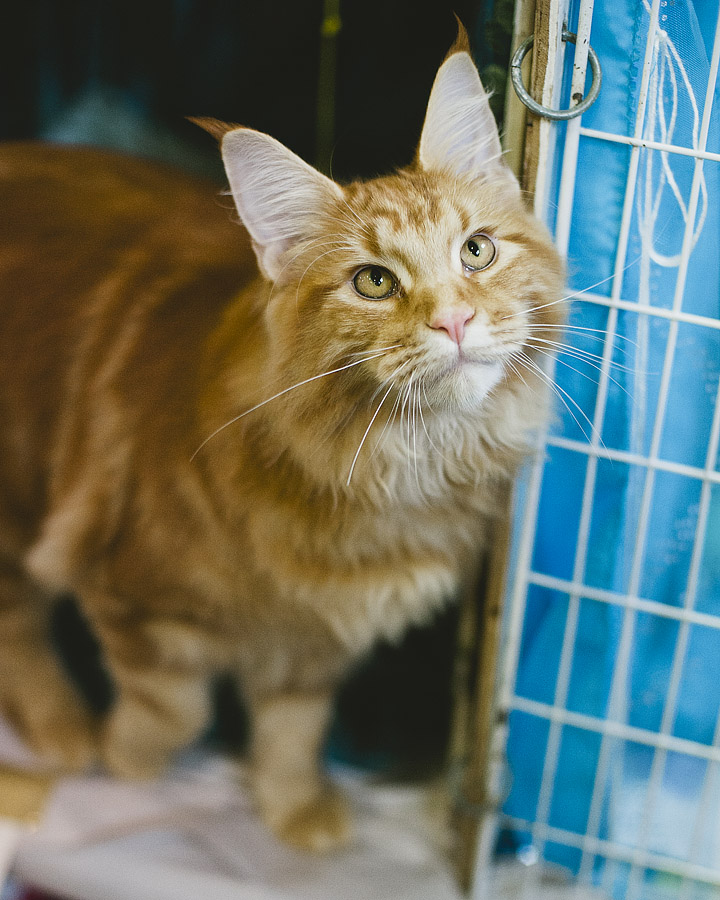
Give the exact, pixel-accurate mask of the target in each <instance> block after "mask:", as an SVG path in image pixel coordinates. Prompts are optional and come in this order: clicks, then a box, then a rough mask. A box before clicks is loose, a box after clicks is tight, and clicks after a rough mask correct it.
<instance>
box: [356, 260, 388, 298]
mask: <svg viewBox="0 0 720 900" xmlns="http://www.w3.org/2000/svg"><path fill="white" fill-rule="evenodd" d="M352 284H353V287H354V288H355V290H356V291H357V293H358V294H360V296H361V297H365V298H366V299H368V300H386V299H387V298H388V297H392V295H393V294H395V293H396V292H397V289H398V283H397V281H396V280H395V276H394V275H393V274H392V272H388V270H387V269H383V267H382V266H365V267H364V268H362V269H360V271H359V272H358V273H357V274H356V275H355V277H354V278H353V280H352Z"/></svg>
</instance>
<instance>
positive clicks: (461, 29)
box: [445, 13, 470, 59]
mask: <svg viewBox="0 0 720 900" xmlns="http://www.w3.org/2000/svg"><path fill="white" fill-rule="evenodd" d="M454 15H455V21H456V22H457V28H458V33H457V37H456V38H455V41H454V43H453V45H452V47H451V48H450V49H449V50H448V52H447V55H446V56H445V59H449V58H450V57H451V56H452V55H453V54H454V53H467V54H468V55H470V38H469V37H468V33H467V29H466V28H465V26H464V25H463V23H462V22H461V21H460V16H458V14H457V13H455V14H454Z"/></svg>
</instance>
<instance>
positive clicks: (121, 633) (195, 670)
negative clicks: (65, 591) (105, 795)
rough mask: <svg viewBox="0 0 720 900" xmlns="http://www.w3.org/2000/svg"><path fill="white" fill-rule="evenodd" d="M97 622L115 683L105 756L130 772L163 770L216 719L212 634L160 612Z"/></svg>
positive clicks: (144, 774)
mask: <svg viewBox="0 0 720 900" xmlns="http://www.w3.org/2000/svg"><path fill="white" fill-rule="evenodd" d="M95 625H96V629H97V633H98V637H99V640H100V643H101V644H102V646H103V650H104V652H105V657H106V660H107V664H108V667H109V669H110V672H111V675H112V677H113V682H114V686H115V700H114V702H113V705H112V708H111V710H110V713H109V716H108V719H107V721H106V723H105V726H104V729H103V732H102V735H101V741H100V752H101V756H102V759H103V762H104V763H105V765H106V766H107V768H108V769H109V770H110V771H111V772H112V773H113V774H115V775H118V776H120V777H123V778H150V777H153V776H155V775H158V774H159V773H160V772H162V771H163V769H164V768H165V767H166V766H167V764H168V763H169V762H170V761H171V759H172V756H173V754H174V753H175V752H176V751H177V750H179V749H181V748H182V747H184V746H185V745H187V744H188V743H190V742H191V741H193V740H194V739H195V738H197V737H198V736H199V735H200V734H201V733H202V731H203V730H204V728H205V727H206V726H207V724H208V722H209V720H210V717H211V712H212V707H211V698H210V691H209V672H208V648H207V638H206V637H205V636H204V635H203V634H202V633H200V632H199V631H198V630H197V629H195V628H192V627H190V626H188V625H185V624H183V623H181V622H176V621H174V620H172V619H163V618H159V617H158V618H150V619H144V620H143V621H142V622H137V621H134V622H133V621H132V620H130V619H129V618H124V620H123V621H117V620H109V619H102V618H101V619H100V620H99V621H97V620H96V622H95Z"/></svg>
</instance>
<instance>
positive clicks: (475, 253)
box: [467, 241, 480, 256]
mask: <svg viewBox="0 0 720 900" xmlns="http://www.w3.org/2000/svg"><path fill="white" fill-rule="evenodd" d="M467 248H468V250H469V251H470V252H471V253H472V255H473V256H480V247H479V246H478V245H477V244H476V243H475V241H468V242H467Z"/></svg>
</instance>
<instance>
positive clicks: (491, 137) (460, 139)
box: [417, 20, 512, 178]
mask: <svg viewBox="0 0 720 900" xmlns="http://www.w3.org/2000/svg"><path fill="white" fill-rule="evenodd" d="M469 51H470V46H469V42H468V36H467V32H466V31H465V29H464V27H463V26H462V23H461V22H460V21H459V20H458V36H457V39H456V40H455V43H454V44H453V46H452V47H451V48H450V52H449V53H448V55H447V57H446V58H445V61H444V62H443V64H442V65H441V66H440V68H439V69H438V73H437V75H436V76H435V81H434V83H433V87H432V91H431V93H430V100H429V101H428V107H427V112H426V114H425V123H424V125H423V130H422V135H421V137H420V145H419V147H418V153H417V161H418V163H419V165H420V166H421V167H422V168H423V169H426V170H443V171H449V172H452V173H453V174H455V175H460V176H465V177H470V178H477V177H481V176H483V175H485V174H487V173H488V171H489V170H494V171H495V172H502V173H503V174H504V175H506V176H509V177H510V178H512V176H511V175H510V171H509V169H507V167H506V166H505V165H504V164H503V162H502V148H501V146H500V137H499V135H498V129H497V125H496V124H495V118H494V117H493V114H492V111H491V109H490V104H489V102H488V94H487V93H486V92H485V89H484V88H483V86H482V83H481V81H480V76H479V75H478V72H477V69H476V68H475V63H474V62H473V61H472V57H471V56H470V52H469Z"/></svg>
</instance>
